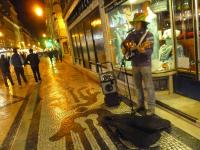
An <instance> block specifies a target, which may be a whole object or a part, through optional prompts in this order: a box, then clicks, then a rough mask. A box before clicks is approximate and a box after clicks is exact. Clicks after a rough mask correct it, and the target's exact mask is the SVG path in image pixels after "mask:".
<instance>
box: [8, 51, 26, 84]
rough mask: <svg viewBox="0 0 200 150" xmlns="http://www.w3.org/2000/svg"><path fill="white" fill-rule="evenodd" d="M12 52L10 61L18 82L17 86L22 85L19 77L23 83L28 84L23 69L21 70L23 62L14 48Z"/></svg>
mask: <svg viewBox="0 0 200 150" xmlns="http://www.w3.org/2000/svg"><path fill="white" fill-rule="evenodd" d="M13 52H14V54H13V55H12V57H11V60H10V61H11V64H12V65H13V66H14V69H15V73H16V76H17V81H18V83H19V85H22V83H21V78H20V76H21V77H22V79H23V80H24V82H25V83H27V82H28V81H27V79H26V77H25V75H24V68H23V63H24V62H23V59H22V58H21V56H20V55H19V54H18V53H17V49H16V48H14V49H13Z"/></svg>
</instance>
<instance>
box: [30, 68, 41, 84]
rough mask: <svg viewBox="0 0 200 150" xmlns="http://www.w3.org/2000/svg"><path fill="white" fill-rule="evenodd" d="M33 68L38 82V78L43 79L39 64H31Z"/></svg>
mask: <svg viewBox="0 0 200 150" xmlns="http://www.w3.org/2000/svg"><path fill="white" fill-rule="evenodd" d="M31 69H32V71H33V75H34V78H35V81H36V82H38V80H41V77H40V69H39V65H37V66H31Z"/></svg>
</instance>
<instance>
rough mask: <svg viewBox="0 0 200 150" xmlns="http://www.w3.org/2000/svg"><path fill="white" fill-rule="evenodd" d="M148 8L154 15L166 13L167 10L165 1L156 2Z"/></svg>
mask: <svg viewBox="0 0 200 150" xmlns="http://www.w3.org/2000/svg"><path fill="white" fill-rule="evenodd" d="M150 8H151V10H153V12H155V13H159V12H163V11H167V10H168V7H167V0H162V1H157V2H155V3H153V4H151V6H150Z"/></svg>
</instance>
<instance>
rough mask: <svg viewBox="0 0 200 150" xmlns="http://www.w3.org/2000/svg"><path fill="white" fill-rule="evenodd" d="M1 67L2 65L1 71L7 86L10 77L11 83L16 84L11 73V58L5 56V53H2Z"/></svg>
mask: <svg viewBox="0 0 200 150" xmlns="http://www.w3.org/2000/svg"><path fill="white" fill-rule="evenodd" d="M0 67H1V72H2V76H3V80H4V83H5V86H6V87H8V81H7V79H9V80H10V82H11V84H12V85H14V82H13V79H12V77H11V74H10V63H9V60H8V59H7V58H6V57H5V55H1V59H0Z"/></svg>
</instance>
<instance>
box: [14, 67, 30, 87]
mask: <svg viewBox="0 0 200 150" xmlns="http://www.w3.org/2000/svg"><path fill="white" fill-rule="evenodd" d="M14 68H15V73H16V76H17V81H18V83H19V85H21V84H22V83H21V78H20V76H21V77H22V79H23V80H24V82H25V83H27V79H26V77H25V75H24V68H23V67H14Z"/></svg>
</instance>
